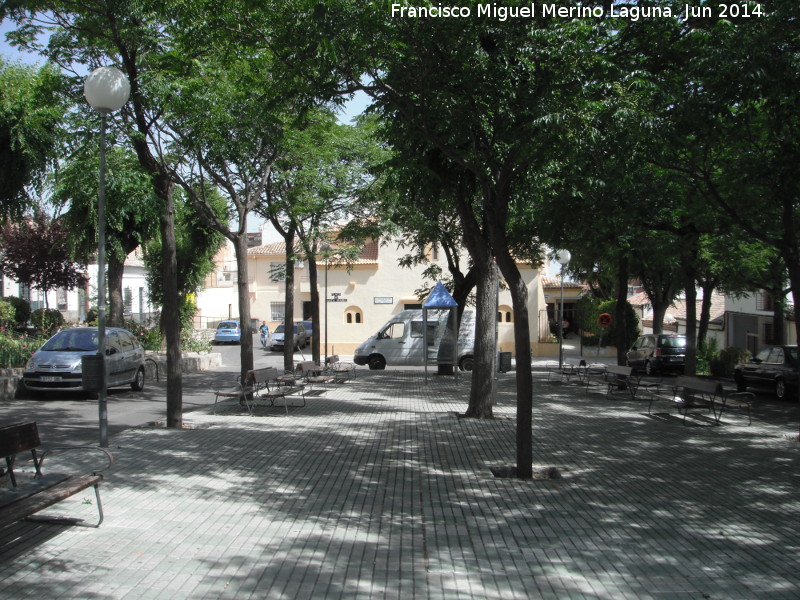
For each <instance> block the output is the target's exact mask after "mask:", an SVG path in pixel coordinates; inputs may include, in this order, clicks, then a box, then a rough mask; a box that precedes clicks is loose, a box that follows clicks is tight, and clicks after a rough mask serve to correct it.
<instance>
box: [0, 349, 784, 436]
mask: <svg viewBox="0 0 800 600" xmlns="http://www.w3.org/2000/svg"><path fill="white" fill-rule="evenodd" d="M253 349H254V351H253V354H254V362H255V366H256V368H263V367H275V368H277V369H283V354H281V353H280V352H271V351H264V350H263V349H262V348H261V344H260V343H259V341H258V336H253ZM213 351H214V352H219V353H220V354H221V355H222V366H221V367H218V368H216V369H214V371H209V372H205V373H192V374H188V375H185V376H184V378H183V411H184V413H188V412H191V411H193V410H198V409H199V408H202V407H205V406H207V405H209V404H213V402H214V395H213V393H211V390H213V389H214V388H217V387H224V386H226V385H227V383H228V382H230V384H231V385H232V384H233V383H234V381H235V379H236V375H237V374H238V371H239V346H238V345H224V346H215V347H214V350H213ZM310 357H311V353H310V348H308V347H307V348H306V349H305V350H304V351H303V354H300V353H296V354H295V362H297V361H301V360H308V359H310ZM166 387H167V386H166V380H165V378H164V376H163V374H162V377H161V381H158V382H156V381H153V380H147V382H146V383H145V389H144V390H143V391H142V392H134V391H131V390H130V388H127V387H125V388H118V389H112V390H109V394H108V435H109V437H112V436H113V435H114V434H116V433H119V432H120V431H123V430H125V429H128V428H130V427H136V426H142V425H147V424H149V423H154V422H163V421H165V419H166ZM750 391H752V392H755V393H756V394H757V396H758V401H757V404H756V406H755V408H754V411H753V417H754V418H757V419H761V420H764V421H768V422H774V423H786V422H787V421H788V422H790V423H797V422H798V421H800V403H798V401H797V399H796V397H795V398H793V399H791V400H788V399H787V400H778V399H777V398H776V397H775V395H774V394H773V393H772V392H771V390H770V389H767V388H761V389H757V388H752V389H751V390H750ZM24 421H36V422H37V423H38V425H39V431H40V435H41V438H42V441H43V445H44V446H45V447H53V446H57V445H59V444H69V445H75V444H77V445H84V444H91V445H94V444H97V443H98V442H99V437H100V436H99V410H98V403H97V401H96V400H93V399H90V398H89V397H88V396H87V395H85V394H82V395H81V394H60V395H59V394H50V395H44V396H41V397H38V398H22V399H13V400H3V401H0V425H4V424H11V423H19V422H24Z"/></svg>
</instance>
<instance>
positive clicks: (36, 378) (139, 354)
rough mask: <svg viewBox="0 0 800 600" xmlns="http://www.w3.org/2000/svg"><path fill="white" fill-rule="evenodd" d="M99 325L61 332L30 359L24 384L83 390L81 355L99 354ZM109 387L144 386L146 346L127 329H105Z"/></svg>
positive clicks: (32, 387) (34, 387) (43, 388)
mask: <svg viewBox="0 0 800 600" xmlns="http://www.w3.org/2000/svg"><path fill="white" fill-rule="evenodd" d="M97 345H98V335H97V327H74V328H72V329H64V330H62V331H59V332H58V333H57V334H55V335H54V336H53V337H51V338H50V339H49V340H47V341H46V342H45V343H44V345H43V346H42V347H41V348H39V349H38V350H37V351H36V352H35V353H34V355H33V356H32V357H31V359H30V360H29V361H28V364H27V366H26V367H25V372H24V374H23V380H24V382H25V387H26V388H28V389H29V390H34V391H84V389H83V385H82V374H81V357H82V356H83V355H85V354H97ZM106 369H107V372H108V387H110V388H111V387H117V386H121V385H130V386H131V389H133V390H134V391H140V390H142V389H144V349H143V348H142V346H141V344H139V342H138V341H137V339H136V337H134V335H133V334H132V333H131V332H130V331H128V330H127V329H119V328H116V327H108V328H106Z"/></svg>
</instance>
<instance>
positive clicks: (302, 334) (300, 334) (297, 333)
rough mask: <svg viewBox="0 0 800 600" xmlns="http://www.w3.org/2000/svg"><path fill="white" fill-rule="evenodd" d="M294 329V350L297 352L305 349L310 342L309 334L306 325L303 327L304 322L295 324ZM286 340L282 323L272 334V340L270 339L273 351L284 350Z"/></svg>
mask: <svg viewBox="0 0 800 600" xmlns="http://www.w3.org/2000/svg"><path fill="white" fill-rule="evenodd" d="M293 329H294V331H293V338H294V344H293V348H294V349H295V350H297V349H299V348H305V347H306V342H307V341H308V334H307V333H306V327H305V325H303V323H302V322H297V323H295V324H294V327H293ZM284 338H285V331H284V325H283V323H281V324H280V325H278V326H277V327H276V328H275V331H274V332H273V333H272V338H270V348H271V349H272V350H283V346H284Z"/></svg>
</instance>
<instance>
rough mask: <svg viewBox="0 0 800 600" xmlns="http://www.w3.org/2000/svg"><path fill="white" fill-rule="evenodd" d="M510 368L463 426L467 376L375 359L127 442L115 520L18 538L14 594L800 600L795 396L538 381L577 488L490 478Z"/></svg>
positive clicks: (510, 424)
mask: <svg viewBox="0 0 800 600" xmlns="http://www.w3.org/2000/svg"><path fill="white" fill-rule="evenodd" d="M222 376H223V374H214V373H205V374H200V375H194V376H191V377H187V378H186V381H187V389H188V390H190V391H189V394H210V389H212V388H213V387H214V385H215V384H216V383H218V381H219V379H220V378H221V377H222ZM224 376H225V377H229V376H230V373H225V374H224ZM499 377H500V379H499V385H500V393H499V395H498V401H497V405H496V407H495V415H496V417H497V418H495V419H494V420H489V421H475V420H468V419H462V418H459V417H458V413H463V412H464V410H465V408H466V399H467V396H468V387H467V386H468V385H469V380H468V378H467V377H463V376H462V377H461V378H459V380H458V381H457V382H455V381H454V380H453V378H444V377H443V378H439V377H431V378H429V381H428V382H426V381H425V377H424V374H423V373H422V372H421V371H419V370H416V371H391V370H387V371H385V372H367V371H363V370H359V372H358V377H357V378H356V379H355V380H354V381H351V382H349V383H345V384H343V385H339V386H337V387H334V388H332V389H330V390H328V391H327V392H326V393H325V394H323V395H321V396H319V397H313V398H309V399H308V404H307V405H306V406H305V407H294V408H290V409H289V415H288V417H287V416H286V414H285V412H284V409H283V408H282V407H277V408H270V407H263V408H259V409H258V410H257V412H256V416H252V417H251V416H249V415H247V414H246V413H243V412H241V411H239V410H238V407H236V406H234V405H233V403H229V404H228V407H227V408H225V409H224V410H223V411H220V412H219V414H216V415H214V414H212V412H211V410H199V411H195V412H192V413H190V414H189V415H188V417H187V426H188V428H187V429H185V430H166V429H164V428H161V427H157V426H150V427H140V428H134V429H129V430H127V431H125V432H123V433H120V434H117V435H115V436H114V437H113V438H112V440H111V450H112V451H113V453H114V455H115V457H116V459H117V463H116V465H115V466H114V468H113V469H112V470H111V471H110V472H108V474H107V477H106V481H105V483H104V485H103V487H102V496H103V504H104V507H105V512H106V520H105V522H104V523H103V524H102V526H101V527H100V528H99V529H88V528H79V527H71V526H63V525H53V524H36V523H30V522H21V523H17V524H14V525H11V526H8V527H5V528H2V529H0V597H2V598H6V599H9V600H11V599H16V598H37V599H60V598H69V599H121V598H125V599H147V600H155V599H160V598H163V599H175V598H192V599H194V598H198V599H200V598H215V599H216V598H236V599H244V598H259V599H261V598H270V599H271V598H275V599H284V598H285V599H294V598H365V599H366V598H398V599H402V600H410V599H412V598H435V599H450V598H452V599H458V598H476V599H477V598H480V599H483V598H492V599H502V600H511V599H513V598H552V599H570V600H578V599H588V598H602V599H615V600H616V599H633V598H637V599H638V598H642V599H665V600H666V599H673V598H675V599H713V600H731V599H741V600H745V599H748V600H749V599H753V598H765V599H770V600H790V599H797V598H800V560H799V559H800V520H799V519H798V517H797V515H798V513H800V498H799V497H798V490H800V461H798V458H799V454H800V448H799V447H798V443H797V441H796V439H797V431H798V410H797V408H796V406H794V405H790V404H785V405H782V406H783V409H781V407H780V406H779V407H778V410H777V414H776V410H775V408H774V407H772V408H770V409H769V410H764V411H761V412H759V410H757V411H756V415H755V418H754V422H753V424H752V425H751V426H748V425H747V419H746V418H745V417H744V416H743V415H740V414H730V415H727V414H726V415H725V416H724V417H723V421H722V424H721V425H719V426H715V425H713V424H712V423H713V422H712V421H711V420H709V419H708V418H707V417H706V416H705V415H697V416H694V417H691V418H690V419H689V424H688V425H684V424H682V423H681V421H680V419H678V418H677V417H676V416H675V415H668V414H663V413H662V414H657V415H652V416H648V414H647V403H646V402H642V401H631V400H626V399H622V397H620V398H613V397H612V398H607V397H606V396H605V395H604V394H603V393H598V392H596V391H590V392H588V393H586V392H585V391H584V390H583V389H581V388H579V387H577V386H575V385H573V384H559V383H548V382H547V381H546V374H545V373H544V372H543V371H538V372H537V373H536V379H535V386H534V461H535V463H536V465H538V466H555V467H557V468H558V469H559V471H560V473H561V474H562V478H561V479H558V480H549V481H521V480H516V479H503V478H495V477H494V476H493V475H492V472H491V471H490V468H491V467H495V466H505V465H511V464H513V462H514V457H515V408H514V406H515V397H514V389H515V386H514V373H507V374H501V375H500V376H499ZM659 410H663V408H660V409H659ZM782 412H783V413H784V414H783V415H781V414H780V413H782ZM91 502H93V495H92V494H91V493H88V492H87V493H86V494H84V495H83V496H79V497H77V498H73V499H70V500H68V501H65V502H62V503H61V504H60V505H57V506H56V507H54V508H52V509H49V511H48V513H53V514H55V513H58V514H71V515H84V516H86V518H87V519H91V518H93V517H94V516H95V507H94V506H93V505H92V504H91Z"/></svg>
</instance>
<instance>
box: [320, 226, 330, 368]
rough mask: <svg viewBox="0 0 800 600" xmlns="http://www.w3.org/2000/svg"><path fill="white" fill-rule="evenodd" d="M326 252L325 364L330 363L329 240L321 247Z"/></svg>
mask: <svg viewBox="0 0 800 600" xmlns="http://www.w3.org/2000/svg"><path fill="white" fill-rule="evenodd" d="M320 250H322V252H324V253H325V364H326V365H327V364H328V260H330V252H331V245H330V244H329V243H327V242H325V243H324V244H322V247H321V248H320Z"/></svg>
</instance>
